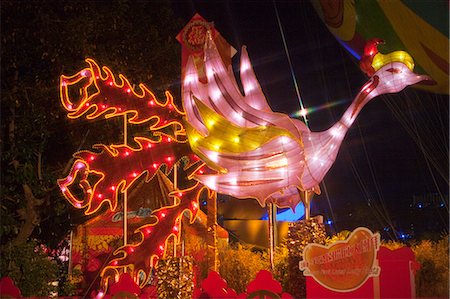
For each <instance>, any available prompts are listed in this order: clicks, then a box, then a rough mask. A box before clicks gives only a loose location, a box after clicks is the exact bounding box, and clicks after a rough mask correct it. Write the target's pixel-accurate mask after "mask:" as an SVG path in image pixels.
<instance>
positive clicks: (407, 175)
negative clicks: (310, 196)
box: [173, 1, 449, 231]
mask: <svg viewBox="0 0 450 299" xmlns="http://www.w3.org/2000/svg"><path fill="white" fill-rule="evenodd" d="M277 8H278V11H279V16H280V20H281V24H282V27H283V31H284V34H285V37H286V42H287V46H288V49H289V52H290V56H291V60H292V64H293V69H294V73H295V76H296V77H297V82H298V85H299V89H300V94H301V97H302V100H303V103H304V105H305V107H307V108H311V107H321V106H327V105H328V106H330V104H331V103H336V102H339V103H340V104H338V105H336V106H334V107H330V108H324V109H319V110H318V111H316V112H314V113H312V114H310V115H309V125H310V128H311V130H312V131H320V130H325V129H327V128H328V127H330V126H331V125H332V124H334V123H335V122H336V121H337V120H338V119H339V117H340V116H341V115H342V113H343V111H344V110H345V109H346V108H347V107H348V105H349V104H350V102H351V100H352V99H353V97H354V96H355V95H356V94H357V92H358V90H359V88H360V87H361V86H362V85H363V84H364V82H365V81H366V80H367V77H365V75H364V74H363V73H362V72H361V71H360V70H359V68H358V62H357V61H356V59H355V58H353V57H352V56H351V55H350V54H349V53H348V52H346V51H345V49H344V48H343V47H342V46H341V45H340V44H339V43H338V42H337V41H336V39H335V38H334V37H333V35H332V34H331V33H329V31H328V30H327V28H326V27H325V25H324V24H323V23H322V21H321V20H320V19H319V18H318V16H317V15H316V13H315V11H314V10H313V8H312V6H311V5H310V4H309V3H308V2H306V1H282V2H278V3H277ZM173 9H174V11H175V13H176V15H177V16H179V17H181V18H182V19H184V20H185V22H186V23H187V22H188V21H189V19H190V18H191V17H192V16H193V15H194V13H195V12H198V13H200V14H201V15H202V16H203V17H204V18H206V19H207V20H208V21H213V22H214V24H215V27H216V29H217V30H218V31H219V32H221V34H222V35H223V36H224V37H225V39H226V40H228V41H229V42H230V44H232V45H233V46H234V47H235V48H236V49H237V50H238V53H237V54H236V56H235V66H236V65H237V64H236V62H237V61H238V60H237V59H238V57H239V52H240V47H241V46H243V45H246V46H247V50H248V53H249V55H250V59H251V61H252V64H253V66H254V68H255V72H256V75H257V77H258V79H259V82H260V84H261V86H262V89H263V91H264V92H265V95H266V97H267V98H268V101H269V103H270V105H271V107H272V109H273V110H275V111H279V112H284V113H288V114H292V113H294V112H295V111H298V110H299V104H298V100H297V96H296V93H295V89H294V84H293V79H292V74H291V71H290V68H289V64H288V60H287V56H286V53H285V50H284V46H283V41H282V38H281V34H280V30H279V27H278V22H277V18H276V12H275V8H274V4H273V2H272V1H245V2H244V1H242V2H241V1H227V2H218V1H212V2H197V1H187V2H186V1H183V2H178V1H173ZM395 107H397V108H396V109H395ZM448 108H449V106H448V96H442V95H435V94H431V93H426V92H421V91H417V90H415V89H411V88H409V90H407V91H405V92H402V93H400V94H399V95H396V96H389V97H383V99H375V100H373V101H372V102H370V103H369V104H368V105H367V106H366V107H365V108H364V109H363V111H362V113H361V114H360V115H359V116H358V119H357V121H356V122H355V124H354V125H353V127H352V128H351V129H350V130H349V132H348V134H347V136H346V138H345V140H344V142H343V145H342V147H341V150H340V152H339V154H338V156H337V159H336V162H335V165H334V166H333V167H332V168H331V170H330V172H329V173H328V174H327V176H326V177H325V180H324V183H325V186H323V185H322V186H321V188H322V195H320V196H316V197H315V199H314V203H313V210H312V214H313V215H315V214H322V215H324V216H325V217H326V219H332V218H333V217H332V216H333V215H332V212H331V211H333V213H334V216H335V217H334V220H335V221H336V222H335V223H334V225H336V226H337V227H336V228H337V230H341V229H351V228H353V227H356V226H364V225H366V224H368V223H371V222H378V223H381V224H380V225H382V226H387V221H386V220H385V219H390V220H392V221H394V222H393V223H394V226H398V227H396V228H397V229H398V230H399V231H401V230H402V229H403V228H402V227H401V226H405V225H406V224H402V223H401V221H400V220H401V218H402V217H403V216H402V215H404V214H405V211H407V210H408V209H410V208H411V207H410V204H411V203H412V199H413V196H420V195H425V194H430V193H437V194H440V196H443V197H444V198H445V197H446V198H447V201H448ZM417 135H418V136H419V137H417ZM436 144H437V145H438V146H435V145H436ZM420 145H422V146H424V147H425V148H428V150H425V155H429V156H431V157H433V159H434V161H437V162H436V164H437V165H439V167H440V169H441V170H442V169H444V174H443V175H442V171H441V174H439V172H438V171H437V169H436V167H434V166H433V165H431V164H430V163H427V162H426V160H425V158H424V151H422V150H421V147H420ZM325 191H327V192H325ZM326 193H328V198H329V202H330V204H329V203H328V199H327V196H326ZM383 205H385V207H386V210H387V213H386V212H382V206H383ZM377 211H380V212H381V213H379V212H377ZM447 211H448V210H446V213H447ZM354 213H359V214H361V217H359V218H357V219H355V221H353V222H350V224H349V221H348V220H349V219H351V218H350V217H353V218H354V217H355V215H354ZM363 215H364V216H363ZM383 215H384V216H383ZM383 217H385V219H383ZM399 219H400V220H399ZM365 222H367V223H365Z"/></svg>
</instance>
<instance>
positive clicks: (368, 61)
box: [359, 38, 414, 77]
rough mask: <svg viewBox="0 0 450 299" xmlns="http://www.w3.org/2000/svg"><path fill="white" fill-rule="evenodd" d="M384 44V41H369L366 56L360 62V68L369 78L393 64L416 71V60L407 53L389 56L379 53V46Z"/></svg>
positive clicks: (376, 39)
mask: <svg viewBox="0 0 450 299" xmlns="http://www.w3.org/2000/svg"><path fill="white" fill-rule="evenodd" d="M379 44H384V41H383V40H382V39H378V38H374V39H371V40H369V41H367V43H366V46H365V48H364V55H363V56H362V57H361V60H360V63H359V65H360V67H361V70H363V71H364V72H365V73H366V74H367V75H368V76H369V77H370V76H373V74H375V72H376V71H378V70H379V69H380V68H381V67H382V66H384V65H386V64H388V63H391V62H402V63H404V64H405V65H406V66H407V67H408V68H409V69H410V70H411V71H412V70H413V69H414V60H413V58H412V57H411V55H409V54H408V53H407V52H405V51H394V52H391V53H389V54H381V53H380V52H378V45H379Z"/></svg>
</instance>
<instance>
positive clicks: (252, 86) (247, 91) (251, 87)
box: [244, 83, 255, 94]
mask: <svg viewBox="0 0 450 299" xmlns="http://www.w3.org/2000/svg"><path fill="white" fill-rule="evenodd" d="M253 89H255V86H254V85H253V84H251V83H249V84H247V85H245V90H244V91H245V93H246V94H247V93H250V92H251V91H252V90H253Z"/></svg>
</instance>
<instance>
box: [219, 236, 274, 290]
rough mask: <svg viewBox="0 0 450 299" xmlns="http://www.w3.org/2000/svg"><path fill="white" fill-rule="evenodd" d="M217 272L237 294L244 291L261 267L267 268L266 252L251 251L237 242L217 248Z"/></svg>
mask: <svg viewBox="0 0 450 299" xmlns="http://www.w3.org/2000/svg"><path fill="white" fill-rule="evenodd" d="M219 260H220V265H219V272H220V275H221V276H222V278H223V279H225V280H226V281H227V282H228V287H230V288H233V289H234V290H235V291H236V292H237V293H238V294H239V293H242V292H245V290H246V287H247V284H248V283H249V282H250V281H252V280H253V279H254V278H255V277H256V274H257V273H258V272H259V271H260V270H263V269H266V270H267V269H269V268H270V266H269V262H268V257H267V254H264V253H261V252H255V251H252V250H251V249H250V248H248V247H244V246H242V245H240V244H237V246H236V247H231V246H226V247H221V248H219Z"/></svg>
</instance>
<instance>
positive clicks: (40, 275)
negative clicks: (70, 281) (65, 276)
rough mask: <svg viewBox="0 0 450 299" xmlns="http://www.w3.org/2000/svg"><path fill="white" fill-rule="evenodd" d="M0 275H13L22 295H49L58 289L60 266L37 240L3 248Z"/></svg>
mask: <svg viewBox="0 0 450 299" xmlns="http://www.w3.org/2000/svg"><path fill="white" fill-rule="evenodd" d="M0 271H1V272H0V276H1V277H3V276H9V277H11V278H12V279H13V280H14V282H15V284H16V286H17V287H18V288H19V289H20V291H21V293H22V296H25V297H27V296H48V295H49V294H50V293H51V292H54V291H55V290H56V288H55V286H52V285H51V282H53V281H55V280H56V279H57V273H58V266H57V265H56V263H55V262H53V261H51V260H50V259H49V257H48V255H47V254H46V253H45V252H44V251H43V250H42V248H41V247H39V246H38V245H37V243H36V242H33V241H28V242H26V243H23V244H19V245H17V246H4V247H3V248H1V267H0Z"/></svg>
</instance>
